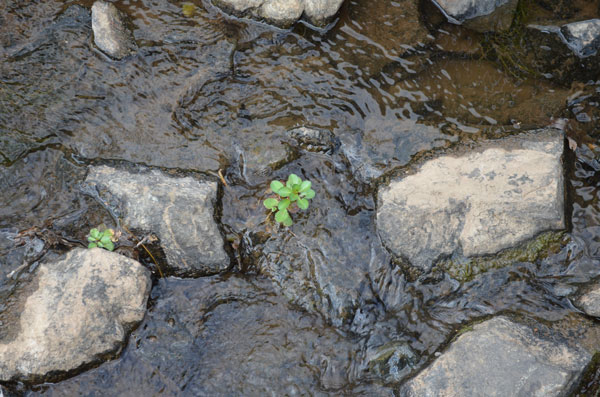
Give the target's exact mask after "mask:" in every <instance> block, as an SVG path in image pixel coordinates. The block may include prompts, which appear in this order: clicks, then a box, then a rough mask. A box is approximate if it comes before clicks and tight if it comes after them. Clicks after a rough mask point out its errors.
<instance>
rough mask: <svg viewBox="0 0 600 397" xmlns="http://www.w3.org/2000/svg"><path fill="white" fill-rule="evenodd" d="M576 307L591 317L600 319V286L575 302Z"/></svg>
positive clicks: (596, 286)
mask: <svg viewBox="0 0 600 397" xmlns="http://www.w3.org/2000/svg"><path fill="white" fill-rule="evenodd" d="M575 306H577V307H579V308H580V309H581V310H583V311H584V312H585V313H586V314H587V315H589V316H594V317H600V284H599V285H595V286H594V287H593V288H592V289H591V290H589V291H587V292H586V293H584V294H583V295H582V296H580V297H579V298H578V299H577V300H576V301H575Z"/></svg>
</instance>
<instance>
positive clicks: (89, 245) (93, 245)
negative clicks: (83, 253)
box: [88, 243, 98, 248]
mask: <svg viewBox="0 0 600 397" xmlns="http://www.w3.org/2000/svg"><path fill="white" fill-rule="evenodd" d="M97 246H98V244H96V243H89V244H88V248H96V247H97Z"/></svg>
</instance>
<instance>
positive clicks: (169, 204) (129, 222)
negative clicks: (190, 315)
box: [85, 166, 229, 277]
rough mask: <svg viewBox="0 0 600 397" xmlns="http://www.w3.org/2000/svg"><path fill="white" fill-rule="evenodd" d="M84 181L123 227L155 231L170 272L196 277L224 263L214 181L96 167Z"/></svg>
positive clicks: (226, 260)
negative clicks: (116, 216)
mask: <svg viewBox="0 0 600 397" xmlns="http://www.w3.org/2000/svg"><path fill="white" fill-rule="evenodd" d="M85 185H86V186H85V189H86V190H87V191H88V192H90V194H94V195H97V197H99V198H100V200H102V201H103V202H104V203H105V204H106V205H107V206H108V207H109V208H111V210H112V211H113V212H114V213H115V214H116V215H118V216H119V217H122V220H123V222H124V223H125V225H126V227H127V228H129V229H131V228H133V229H138V230H141V231H144V232H154V233H156V234H157V236H158V237H159V239H160V240H161V245H162V247H163V250H164V251H165V255H166V257H167V262H168V265H169V269H168V270H169V271H170V272H173V274H176V275H179V276H196V277H197V276H204V275H208V274H215V273H219V272H221V271H223V270H226V269H227V268H228V267H229V256H228V255H227V253H226V252H225V249H224V248H223V238H222V237H221V233H220V231H219V229H218V227H217V224H216V223H215V220H214V216H215V201H216V197H217V184H216V182H207V181H198V180H195V179H193V178H192V177H185V178H177V177H170V176H168V175H165V174H163V173H162V172H160V171H158V170H151V171H147V172H143V173H139V174H132V173H130V172H127V171H125V170H118V169H115V168H110V167H107V166H99V167H93V168H91V169H90V172H89V174H88V176H87V178H86V180H85Z"/></svg>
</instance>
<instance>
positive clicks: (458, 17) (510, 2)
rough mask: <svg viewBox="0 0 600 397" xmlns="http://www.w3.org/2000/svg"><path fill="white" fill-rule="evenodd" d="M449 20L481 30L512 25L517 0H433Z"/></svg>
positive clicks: (503, 28)
mask: <svg viewBox="0 0 600 397" xmlns="http://www.w3.org/2000/svg"><path fill="white" fill-rule="evenodd" d="M432 1H433V3H434V4H435V5H436V6H437V7H438V8H439V9H440V10H441V11H442V13H443V14H444V15H445V16H446V18H448V21H449V22H452V23H455V24H459V25H461V24H464V25H465V26H467V27H468V28H470V29H473V30H477V31H479V32H488V31H496V30H499V31H502V30H506V29H508V28H509V27H510V25H511V23H512V20H513V16H514V12H515V10H516V8H517V3H518V1H517V0H432Z"/></svg>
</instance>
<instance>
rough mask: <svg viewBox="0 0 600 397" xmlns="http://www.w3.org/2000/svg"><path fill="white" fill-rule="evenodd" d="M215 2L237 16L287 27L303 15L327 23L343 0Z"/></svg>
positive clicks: (232, 0) (221, 0) (238, 0)
mask: <svg viewBox="0 0 600 397" xmlns="http://www.w3.org/2000/svg"><path fill="white" fill-rule="evenodd" d="M214 3H215V4H216V5H217V6H219V7H221V8H222V9H224V10H225V11H228V12H231V13H232V14H234V15H237V16H249V17H252V18H256V19H261V20H266V21H267V22H269V23H273V24H275V25H278V26H282V27H287V26H290V25H292V24H293V23H294V22H296V21H297V20H298V19H300V18H301V17H302V16H303V15H304V17H305V18H306V19H307V20H308V21H309V22H311V23H314V24H317V25H321V24H323V23H326V22H327V21H328V20H329V19H330V18H332V17H333V16H334V15H335V14H336V13H337V12H338V10H339V9H340V7H341V6H342V3H343V0H214Z"/></svg>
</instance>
